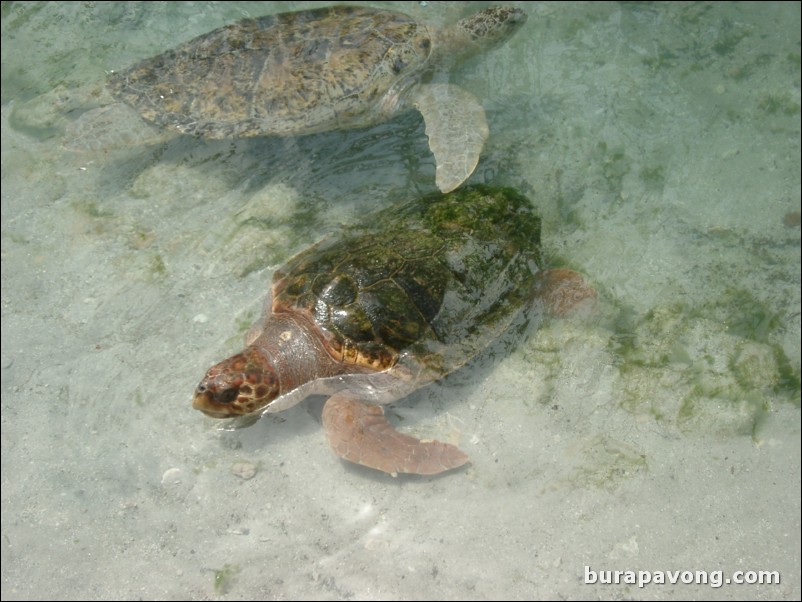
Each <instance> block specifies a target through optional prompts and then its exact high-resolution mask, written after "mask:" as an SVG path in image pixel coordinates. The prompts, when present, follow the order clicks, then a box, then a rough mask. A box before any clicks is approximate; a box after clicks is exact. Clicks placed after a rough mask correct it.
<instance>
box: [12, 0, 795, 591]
mask: <svg viewBox="0 0 802 602" xmlns="http://www.w3.org/2000/svg"><path fill="white" fill-rule="evenodd" d="M279 4H280V5H281V8H280V9H281V10H284V9H286V7H287V5H288V4H291V5H293V7H298V8H305V7H309V6H313V5H314V6H317V5H321V4H324V3H314V2H293V3H273V2H266V3H261V2H260V3H256V2H224V3H214V2H193V3H119V2H114V3H103V2H98V3H82V4H76V3H67V4H63V5H62V4H57V3H48V2H39V3H37V2H32V3H4V4H3V7H2V11H3V12H2V99H3V104H2V216H3V217H2V358H1V359H2V364H1V367H2V408H3V409H2V452H3V453H2V531H3V541H2V545H3V549H2V597H3V599H4V600H6V599H9V600H10V599H23V598H37V599H39V598H41V599H45V598H47V599H65V598H73V597H88V598H135V597H136V598H169V599H178V598H181V599H186V598H187V597H189V598H190V599H203V598H217V597H221V598H232V599H240V598H253V597H261V598H279V599H283V598H287V599H319V598H323V599H341V598H357V599H362V598H369V599H421V598H447V599H456V598H460V599H489V598H511V599H529V598H547V597H563V598H569V599H580V598H581V599H588V598H604V599H607V598H641V599H673V598H677V599H679V598H682V599H744V598H745V599H799V597H800V582H799V575H800V573H799V569H800V494H799V489H800V411H799V404H800V384H799V383H800V342H799V341H800V226H799V211H800V44H799V42H800V34H799V31H800V8H799V4H798V3H670V4H669V3H666V4H651V3H591V4H583V3H579V4H573V3H572V4H568V3H548V2H544V3H537V4H532V3H521V7H522V8H523V9H524V10H526V11H527V12H528V13H529V20H528V22H527V24H526V25H525V26H524V29H522V30H521V31H520V32H519V33H518V34H517V36H516V37H515V38H514V39H513V40H512V41H511V42H510V43H509V44H507V45H506V46H504V47H503V48H501V49H499V50H496V51H494V52H493V53H490V54H487V55H483V56H481V57H477V58H475V59H472V60H471V61H469V62H468V63H465V64H463V65H461V66H460V67H459V68H457V69H456V70H455V71H454V72H453V73H451V74H450V78H451V80H452V81H454V82H458V83H460V84H461V85H464V86H465V87H467V88H469V89H470V90H472V91H474V93H476V94H477V95H479V96H480V97H481V98H482V99H483V101H484V105H485V108H486V110H487V115H488V123H489V125H490V130H491V135H490V139H489V140H488V144H487V147H486V149H485V153H484V156H483V159H482V161H481V162H480V164H479V167H478V168H477V170H476V173H475V174H474V176H473V178H472V179H471V182H488V183H493V184H503V185H512V186H515V187H516V188H518V189H520V190H521V191H523V192H524V193H525V194H527V196H529V197H530V198H531V199H532V201H533V203H534V204H535V205H536V206H537V207H538V208H539V210H540V212H541V214H542V215H543V219H544V248H545V251H546V254H547V256H548V258H549V262H550V263H551V264H552V265H566V266H569V267H572V268H574V269H577V270H579V271H581V272H582V273H584V274H586V275H587V277H588V279H589V280H590V281H591V282H592V283H593V284H594V285H595V286H596V287H597V289H598V291H599V302H598V306H597V308H596V311H595V312H593V313H591V314H588V315H578V316H572V317H569V318H566V319H564V320H553V321H550V322H548V323H547V324H545V325H543V327H542V328H541V329H540V330H539V331H538V332H536V333H533V334H532V335H530V336H529V337H527V338H526V339H525V340H524V341H521V342H520V343H519V344H518V345H517V346H515V348H514V349H512V350H507V349H506V348H505V347H498V348H496V349H494V350H493V352H492V353H489V354H487V355H486V356H485V357H483V358H481V359H480V360H479V361H477V362H475V363H473V364H471V365H470V366H469V367H468V368H467V369H465V370H463V371H461V372H459V373H457V374H455V375H453V377H450V378H448V379H447V380H446V381H444V382H443V383H438V384H437V385H434V386H432V387H429V388H428V389H426V390H423V391H420V392H418V393H416V394H414V395H413V396H412V398H411V399H410V400H408V401H405V402H403V403H401V404H399V405H398V406H397V407H396V408H394V410H393V411H392V413H393V415H394V416H396V417H400V418H401V425H402V428H403V429H405V430H409V431H411V432H414V433H417V434H418V436H436V437H439V438H443V439H450V440H454V441H458V442H459V443H460V445H461V447H462V448H463V449H464V450H465V451H466V452H468V453H469V454H470V456H471V460H472V463H471V465H470V466H469V467H467V468H466V469H464V470H462V471H457V472H455V473H454V474H450V475H446V476H444V477H441V478H436V479H431V478H410V477H399V478H395V479H393V478H391V477H389V476H384V475H379V474H374V473H372V472H370V471H368V470H364V469H361V468H358V467H351V466H346V465H344V464H343V463H342V462H341V461H339V460H338V459H336V458H335V457H334V456H333V455H332V454H331V452H330V451H329V450H328V448H327V447H326V443H325V441H324V438H323V436H322V433H321V431H320V426H319V417H320V406H321V403H320V401H319V400H310V401H308V402H306V403H305V404H302V405H300V406H297V407H295V408H293V409H291V410H288V411H287V412H285V413H283V414H280V415H276V416H274V417H271V418H270V419H266V420H262V421H260V423H258V424H256V425H255V426H253V427H250V428H247V429H243V430H238V431H234V432H220V431H218V430H216V427H217V426H219V425H218V424H217V423H215V422H213V421H212V420H211V419H206V418H204V417H203V416H201V415H200V414H199V413H198V412H195V411H194V410H192V408H191V407H190V403H189V402H190V397H191V394H192V391H193V389H194V387H195V385H196V384H197V382H198V380H199V379H200V377H201V376H202V375H203V372H204V371H205V370H206V368H208V367H209V366H210V365H211V364H212V363H214V362H216V361H218V360H220V359H222V358H223V357H226V356H228V355H230V354H231V353H233V352H234V351H236V350H237V349H238V348H239V347H240V346H241V338H242V334H243V333H244V331H245V329H247V327H248V326H249V325H250V323H251V321H252V320H253V319H254V318H255V317H256V316H257V315H258V313H259V311H260V308H261V303H262V298H263V295H264V292H265V290H266V286H267V282H268V280H269V278H270V274H271V272H272V270H273V269H274V268H275V267H276V266H277V265H278V264H279V263H280V262H281V261H282V260H284V259H285V258H287V257H288V255H289V254H291V253H293V252H295V251H297V250H299V249H301V248H303V247H305V246H307V245H308V244H310V243H312V242H314V241H315V240H316V239H317V238H319V237H320V236H321V235H322V234H323V233H325V232H328V231H330V230H332V229H335V228H337V225H338V224H340V223H343V222H349V221H353V220H354V219H357V218H358V217H359V216H361V215H362V214H364V213H365V212H366V211H368V210H370V209H373V208H376V207H380V206H385V205H386V204H388V203H392V202H395V201H399V200H405V199H408V198H411V197H414V196H418V195H420V194H423V193H426V192H429V191H432V190H434V162H433V159H432V157H431V155H430V153H429V151H428V148H427V146H426V139H425V134H424V132H423V124H422V121H421V120H420V118H419V117H418V116H417V115H416V114H415V113H407V114H404V115H401V116H399V117H398V118H396V119H394V120H393V121H391V122H389V123H386V124H383V125H380V126H377V127H374V128H370V129H366V130H362V131H356V132H335V133H330V134H321V135H314V136H308V137H303V138H288V139H264V140H246V141H222V142H202V141H198V140H194V139H186V138H173V139H171V140H168V141H165V142H161V143H158V144H155V145H150V146H139V147H129V148H125V149H123V150H121V151H114V152H108V153H100V154H98V153H95V154H92V153H78V152H75V151H72V150H67V149H65V146H64V145H65V140H64V131H65V128H66V125H67V124H68V123H69V121H70V120H71V119H74V118H75V115H76V111H75V109H76V107H78V106H79V105H80V104H81V102H83V100H84V99H83V98H82V96H81V90H84V89H91V87H92V85H93V84H96V83H97V82H100V81H102V78H103V74H104V72H105V71H108V70H111V69H118V68H122V67H125V66H128V65H130V64H132V63H133V62H135V61H136V60H138V59H140V58H144V57H147V56H150V55H152V54H154V53H157V52H160V51H162V50H165V49H167V48H169V47H170V46H173V45H175V44H176V43H178V42H179V41H183V40H186V39H190V38H192V37H193V36H195V35H198V34H201V33H204V32H206V31H209V30H211V29H213V28H215V27H218V26H220V25H223V24H226V23H229V22H232V21H235V20H236V19H238V18H241V17H243V16H248V15H251V16H253V15H258V14H267V13H270V12H275V11H276V10H279V8H278V6H277V5H279ZM375 4H376V5H377V6H389V5H392V6H394V7H395V8H398V9H399V10H402V11H404V12H407V13H409V14H413V15H415V16H419V17H420V18H422V19H428V20H432V21H434V22H449V21H452V20H454V19H456V18H458V17H459V16H461V15H462V14H463V12H469V10H470V7H467V6H465V5H464V3H450V2H449V3H446V2H442V3H440V2H437V3H435V2H430V3H419V2H388V3H375ZM472 4H473V3H472ZM476 4H477V6H479V5H480V4H482V3H476ZM254 469H255V475H254V476H252V477H251V478H243V477H247V476H250V475H249V471H253V470H254ZM586 566H590V567H591V569H593V570H622V571H623V570H649V571H669V570H671V571H676V570H681V571H682V570H689V571H708V572H711V573H712V572H713V571H721V572H722V574H723V577H724V578H727V577H732V576H733V574H734V572H735V571H760V570H765V571H777V572H779V574H780V577H781V583H780V584H779V585H734V584H730V585H723V586H722V587H713V586H712V585H711V584H710V583H708V584H699V585H694V584H690V585H686V584H678V585H670V584H667V585H658V584H651V585H648V586H646V587H644V588H642V589H641V588H638V586H637V585H626V584H621V585H600V584H595V585H585V584H583V575H584V571H585V567H586Z"/></svg>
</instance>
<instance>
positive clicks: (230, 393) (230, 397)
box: [212, 389, 239, 405]
mask: <svg viewBox="0 0 802 602" xmlns="http://www.w3.org/2000/svg"><path fill="white" fill-rule="evenodd" d="M238 396H239V390H238V389H223V390H222V391H218V392H216V393H213V394H212V399H214V401H215V402H216V403H220V404H223V405H228V404H230V403H234V402H235V401H236V400H237V397H238Z"/></svg>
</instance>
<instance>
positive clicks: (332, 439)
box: [323, 393, 468, 476]
mask: <svg viewBox="0 0 802 602" xmlns="http://www.w3.org/2000/svg"><path fill="white" fill-rule="evenodd" d="M323 429H324V431H325V432H326V439H327V440H328V442H329V445H330V446H331V448H332V449H333V450H334V453H335V454H337V455H338V456H340V457H341V458H343V459H344V460H348V461H349V462H353V463H355V464H361V465H362V466H367V467H369V468H375V469H376V470H381V471H383V472H387V473H390V474H392V475H394V476H395V475H396V474H398V473H400V472H403V473H411V474H422V475H432V474H439V473H441V472H445V471H447V470H451V469H452V468H457V467H459V466H462V465H463V464H465V463H466V462H467V461H468V456H467V455H466V454H465V453H463V452H462V451H461V450H460V449H459V448H458V447H456V446H455V445H450V444H448V443H442V442H441V441H421V440H420V439H415V437H410V436H409V435H403V434H401V433H399V432H398V431H396V430H395V429H394V428H393V426H392V425H391V424H390V423H389V422H388V420H387V418H385V417H384V410H383V409H382V407H381V406H379V405H375V404H369V403H362V402H361V401H357V400H355V399H353V398H352V397H350V396H349V395H347V394H344V393H337V394H335V395H333V396H332V397H330V398H329V399H328V401H326V405H325V406H324V407H323Z"/></svg>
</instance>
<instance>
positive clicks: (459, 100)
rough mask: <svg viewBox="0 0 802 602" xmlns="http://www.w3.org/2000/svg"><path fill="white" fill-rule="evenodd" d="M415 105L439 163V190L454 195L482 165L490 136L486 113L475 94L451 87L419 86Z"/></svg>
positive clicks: (447, 85)
mask: <svg viewBox="0 0 802 602" xmlns="http://www.w3.org/2000/svg"><path fill="white" fill-rule="evenodd" d="M413 103H414V105H415V108H416V109H418V111H420V112H421V114H422V115H423V121H424V122H425V124H426V135H427V136H428V137H429V148H431V149H432V154H434V158H435V161H436V162H437V171H436V173H435V181H436V183H437V187H438V188H439V189H440V190H441V191H442V192H451V191H452V190H454V189H455V188H457V187H458V186H459V185H460V184H462V183H463V182H464V181H465V180H467V179H468V178H469V177H470V175H471V174H472V173H473V170H474V169H476V164H477V163H478V162H479V155H481V154H482V148H483V147H484V145H485V140H487V136H488V133H489V131H488V128H487V120H486V119H485V110H484V108H483V107H482V105H481V103H480V102H479V101H478V100H477V98H476V97H475V96H474V95H473V94H471V93H470V92H468V91H467V90H464V89H462V88H460V87H459V86H454V85H451V84H427V85H423V86H419V88H418V89H417V91H416V93H415V96H414V98H413Z"/></svg>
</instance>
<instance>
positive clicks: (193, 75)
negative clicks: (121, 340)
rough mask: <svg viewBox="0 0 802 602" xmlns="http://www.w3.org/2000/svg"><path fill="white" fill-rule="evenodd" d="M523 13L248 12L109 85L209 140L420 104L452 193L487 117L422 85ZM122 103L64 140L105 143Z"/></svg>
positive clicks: (290, 130) (374, 117) (478, 145)
mask: <svg viewBox="0 0 802 602" xmlns="http://www.w3.org/2000/svg"><path fill="white" fill-rule="evenodd" d="M525 21H526V15H525V14H524V13H523V11H521V10H520V9H518V8H511V7H507V6H494V7H491V8H487V9H485V10H482V11H480V12H478V13H476V14H474V15H472V16H469V17H466V18H464V19H462V20H460V21H459V22H457V23H456V24H455V25H453V26H451V27H448V28H445V29H443V30H442V31H440V30H436V29H434V28H431V27H429V26H427V25H424V24H422V23H419V22H418V21H417V20H416V19H413V18H412V17H409V16H407V15H405V14H403V13H399V12H395V11H391V10H387V9H379V8H371V7H369V6H339V5H338V6H330V7H327V8H317V9H313V10H302V11H298V12H288V13H281V14H276V15H269V16H265V17H258V18H252V19H244V20H242V21H239V22H237V23H234V24H231V25H227V26H225V27H221V28H219V29H215V30H214V31H212V32H210V33H207V34H204V35H201V36H199V37H197V38H195V39H193V40H190V41H188V42H185V43H184V44H181V45H180V46H178V47H177V48H174V49H172V50H168V51H167V52H163V53H162V54H159V55H158V56H155V57H153V58H149V59H147V60H144V61H142V62H140V63H138V64H136V65H134V66H133V67H131V68H129V69H125V70H124V71H119V72H116V73H112V74H111V75H110V76H109V79H108V89H109V91H110V92H111V94H112V95H113V96H114V97H115V98H116V99H118V100H121V101H123V102H124V103H125V105H127V106H129V107H133V108H134V109H136V111H137V112H138V114H139V115H140V116H141V117H143V118H144V119H145V120H147V121H148V122H151V123H153V124H156V125H158V126H162V127H165V128H169V129H171V130H174V131H177V132H180V133H182V134H191V135H195V136H202V137H204V138H213V139H220V138H235V137H248V136H288V135H302V134H312V133H317V132H326V131H330V130H345V129H351V128H361V127H367V126H371V125H374V124H377V123H380V122H383V121H386V120H388V119H389V118H390V117H392V116H393V115H394V114H396V113H398V112H399V111H402V110H406V109H410V108H416V109H417V110H418V111H420V112H421V114H422V115H423V118H424V122H425V127H426V134H427V135H428V137H429V146H430V148H431V150H432V152H433V153H434V157H435V160H436V163H437V171H436V183H437V186H438V188H440V190H442V191H443V192H448V191H450V190H453V189H455V188H456V187H457V186H459V185H460V184H461V183H462V182H464V181H465V180H466V179H467V178H468V177H469V176H470V175H471V173H472V172H473V170H474V168H475V167H476V164H477V162H478V160H479V155H480V153H481V151H482V147H483V145H484V142H485V139H486V138H487V135H488V129H487V122H486V120H485V113H484V109H483V108H482V105H481V104H480V103H479V101H478V100H477V99H476V97H474V95H473V94H471V93H470V92H468V91H467V90H464V89H463V88H460V87H459V86H456V85H453V84H448V83H424V82H425V81H426V80H427V78H429V79H430V78H431V76H432V75H433V73H434V72H435V71H436V70H437V69H443V68H447V67H448V66H449V65H451V64H452V63H453V61H455V60H456V59H458V58H460V57H464V56H466V55H470V54H473V53H475V52H478V51H480V50H485V49H488V48H492V47H494V46H498V45H500V44H501V43H503V42H504V41H505V40H507V39H508V38H509V37H510V36H511V35H512V34H513V33H514V32H515V31H516V30H517V29H518V28H519V27H520V26H521V25H522V24H523V23H524V22H525ZM125 105H121V104H120V103H117V104H116V105H108V106H104V107H102V108H100V109H97V110H95V111H89V112H88V113H87V114H86V115H85V116H83V117H81V118H80V119H79V120H77V121H76V123H75V124H74V125H73V126H72V127H71V129H70V130H69V132H68V139H72V143H69V141H68V143H69V145H70V146H72V147H73V148H81V147H89V146H100V147H103V146H104V145H105V142H103V139H104V137H105V138H108V139H109V140H110V141H112V142H113V141H114V140H116V139H117V138H120V137H121V136H122V135H126V134H127V130H128V129H129V128H130V127H131V126H130V124H131V115H130V113H131V111H130V109H127V110H128V112H129V114H126V113H125V112H122V111H121V110H120V107H124V106H125ZM115 126H116V127H118V128H119V130H121V131H122V134H120V133H119V132H115V131H114V129H115ZM98 139H100V140H101V142H97V140H98ZM109 146H111V144H109Z"/></svg>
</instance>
